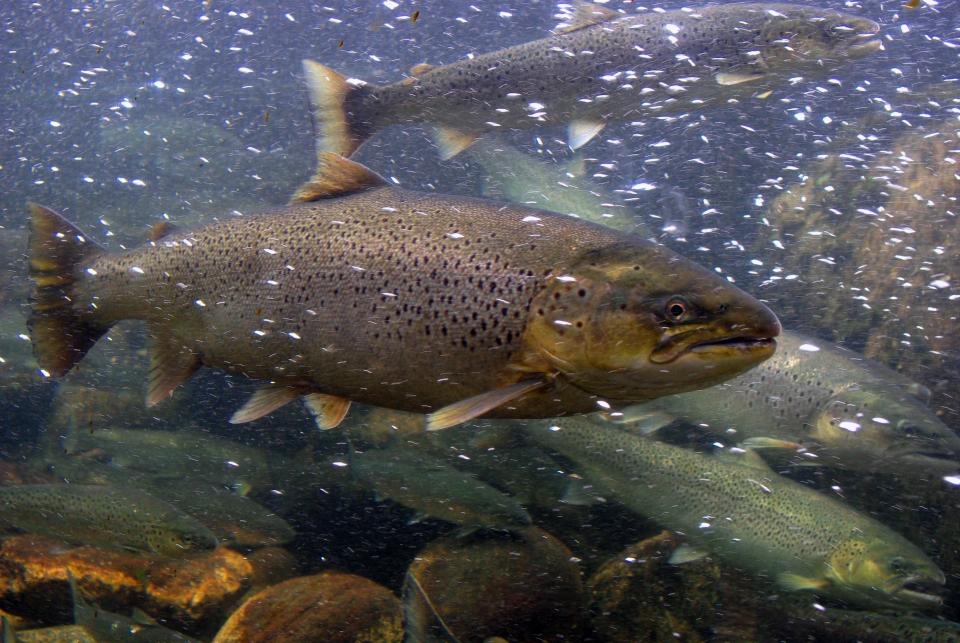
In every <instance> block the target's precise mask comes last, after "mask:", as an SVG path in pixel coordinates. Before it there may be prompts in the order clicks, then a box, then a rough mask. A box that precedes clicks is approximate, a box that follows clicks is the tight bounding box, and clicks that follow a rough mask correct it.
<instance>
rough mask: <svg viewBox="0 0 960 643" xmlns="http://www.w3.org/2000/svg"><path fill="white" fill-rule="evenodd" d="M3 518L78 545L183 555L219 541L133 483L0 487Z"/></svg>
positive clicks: (213, 545)
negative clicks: (129, 485)
mask: <svg viewBox="0 0 960 643" xmlns="http://www.w3.org/2000/svg"><path fill="white" fill-rule="evenodd" d="M0 522H2V523H4V524H6V525H9V526H11V527H13V528H15V529H18V530H20V531H25V532H28V533H35V534H43V535H46V536H51V537H53V538H59V539H62V540H66V541H67V542H70V543H74V544H78V545H94V546H97V547H111V548H116V549H129V550H134V551H139V552H150V553H154V554H160V555H163V556H185V555H187V554H193V553H197V552H200V551H203V550H206V549H213V548H214V547H216V546H217V540H216V538H215V537H214V536H213V534H212V533H211V532H210V530H209V529H207V528H206V527H204V526H203V525H202V524H200V522H198V521H197V520H196V519H194V518H192V517H191V516H188V515H187V514H185V513H183V512H182V511H180V510H178V509H176V508H175V507H173V506H172V505H170V504H168V503H166V502H164V501H162V500H160V499H158V498H156V497H154V496H152V495H150V494H148V493H146V492H144V491H139V490H137V489H133V488H117V487H108V486H100V485H76V484H39V485H17V486H5V487H0Z"/></svg>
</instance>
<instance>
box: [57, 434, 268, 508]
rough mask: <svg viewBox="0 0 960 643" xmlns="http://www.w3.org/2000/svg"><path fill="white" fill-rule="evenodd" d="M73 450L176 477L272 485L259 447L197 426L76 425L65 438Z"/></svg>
mask: <svg viewBox="0 0 960 643" xmlns="http://www.w3.org/2000/svg"><path fill="white" fill-rule="evenodd" d="M63 450H64V452H65V453H66V454H67V455H71V456H75V457H84V456H85V455H86V454H92V458H93V459H95V460H100V461H104V462H107V463H109V464H111V465H112V466H114V467H119V468H122V469H129V470H130V471H135V472H140V473H146V474H153V475H157V476H163V477H165V478H171V479H181V478H189V479H193V480H207V481H209V482H212V483H215V484H221V485H223V486H225V487H230V488H232V489H234V490H235V491H239V492H241V493H242V494H243V495H245V494H246V493H247V492H249V491H251V490H253V489H265V488H267V487H268V486H269V485H270V480H271V475H270V468H269V464H268V462H267V460H266V457H265V456H264V454H263V453H262V452H261V451H260V450H259V449H255V448H253V447H248V446H246V445H243V444H240V443H238V442H234V441H233V440H228V439H225V438H218V437H216V436H212V435H208V434H205V433H201V432H199V431H193V430H186V429H184V430H180V431H156V430H152V429H149V430H148V429H111V428H103V429H96V430H93V431H89V430H86V429H83V428H81V429H74V430H72V431H70V432H69V433H68V434H67V435H66V436H65V437H64V439H63Z"/></svg>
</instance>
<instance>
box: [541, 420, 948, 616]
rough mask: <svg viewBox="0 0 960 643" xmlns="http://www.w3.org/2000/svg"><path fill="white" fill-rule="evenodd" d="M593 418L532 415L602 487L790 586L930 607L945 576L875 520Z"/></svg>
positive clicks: (872, 602) (758, 472)
mask: <svg viewBox="0 0 960 643" xmlns="http://www.w3.org/2000/svg"><path fill="white" fill-rule="evenodd" d="M615 426H616V425H613V424H604V423H602V422H599V421H596V420H592V419H591V418H589V417H582V416H581V417H576V418H560V419H557V420H555V421H553V422H542V421H540V422H530V423H529V425H528V429H527V431H528V433H529V434H530V435H531V437H533V439H534V440H536V441H537V442H539V443H541V444H542V445H544V446H546V447H548V448H551V449H554V450H556V451H558V452H559V453H560V454H561V455H563V456H564V457H566V458H567V459H569V460H571V461H572V462H573V463H574V464H575V465H577V466H578V467H579V468H580V470H581V471H580V472H581V473H582V474H583V475H584V476H585V477H586V478H587V479H588V480H589V481H590V482H592V483H593V484H594V485H595V486H596V487H597V488H598V489H599V490H600V491H602V492H603V493H604V495H605V496H606V497H608V498H613V499H616V500H617V501H619V502H620V503H621V504H623V505H624V506H626V507H628V508H629V509H631V510H633V511H636V512H637V513H639V514H642V515H644V516H646V517H648V518H649V519H651V520H653V521H655V522H657V523H659V524H660V525H662V526H663V527H665V528H667V529H670V530H672V531H676V532H680V533H682V534H683V535H684V536H685V537H686V538H687V539H688V541H689V543H690V544H691V545H693V546H694V547H696V548H697V549H700V550H703V551H706V552H710V553H711V554H714V555H716V556H717V557H718V558H720V559H722V560H724V561H726V562H727V563H728V564H731V565H733V566H735V567H738V568H740V569H743V570H745V571H747V572H750V573H752V574H754V575H756V576H759V577H765V578H770V579H772V580H775V581H776V582H777V584H778V585H779V586H780V587H781V588H783V589H786V590H801V589H806V590H814V591H817V592H818V593H820V594H823V595H826V596H829V597H832V598H837V599H841V600H845V601H849V602H851V603H855V604H858V605H863V606H888V607H890V606H892V607H898V606H899V607H901V608H904V607H918V608H924V607H925V608H933V607H936V606H938V605H939V598H937V597H936V596H934V595H932V594H928V593H924V592H923V591H918V590H922V589H927V587H929V586H940V585H942V584H943V583H944V580H945V579H944V575H943V572H941V571H940V569H938V568H937V566H936V565H935V564H934V563H933V562H932V561H931V560H930V559H929V558H928V557H927V556H926V555H925V554H924V553H923V552H922V551H920V549H918V548H917V547H916V546H914V545H913V544H912V543H910V542H908V541H907V540H906V539H905V538H903V537H902V536H900V535H899V534H897V533H896V532H894V531H893V530H891V529H889V528H887V527H885V526H884V525H882V524H881V523H879V522H877V521H876V520H873V519H872V518H870V517H868V516H866V515H863V514H861V513H859V512H857V511H855V510H854V509H852V508H850V507H849V506H847V505H845V504H843V503H841V502H839V501H837V500H835V499H833V498H830V497H827V496H824V495H823V494H820V493H818V492H816V491H814V490H812V489H809V488H807V487H805V486H803V485H801V484H798V483H796V482H793V481H791V480H788V479H787V478H783V477H781V476H778V475H777V474H775V473H773V471H771V470H770V469H768V468H766V467H765V466H763V465H762V464H760V463H757V462H752V461H751V460H750V459H749V458H747V459H744V458H742V457H734V456H730V457H716V456H713V457H711V456H706V455H703V454H700V453H696V452H694V451H692V450H687V449H683V448H680V447H676V446H673V445H669V444H666V443H663V442H659V441H657V440H653V439H650V438H645V437H641V436H637V435H634V434H630V433H626V432H624V431H622V430H620V429H618V428H615Z"/></svg>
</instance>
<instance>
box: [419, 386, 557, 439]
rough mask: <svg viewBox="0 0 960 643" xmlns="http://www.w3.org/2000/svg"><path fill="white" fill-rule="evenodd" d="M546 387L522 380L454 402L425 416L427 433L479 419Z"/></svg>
mask: <svg viewBox="0 0 960 643" xmlns="http://www.w3.org/2000/svg"><path fill="white" fill-rule="evenodd" d="M546 385H547V383H546V382H545V381H543V380H524V381H522V382H517V383H516V384H511V385H510V386H505V387H503V388H498V389H494V390H492V391H486V392H484V393H480V394H479V395H474V396H473V397H468V398H467V399H465V400H460V401H459V402H454V403H453V404H449V405H447V406H445V407H443V408H442V409H438V410H436V411H434V412H433V413H431V414H429V415H428V416H427V431H439V430H441V429H447V428H450V427H451V426H456V425H457V424H461V423H463V422H467V421H468V420H472V419H474V418H477V417H480V416H481V415H483V414H484V413H487V412H489V411H492V410H493V409H495V408H497V407H500V406H503V405H504V404H506V403H507V402H510V401H512V400H515V399H517V398H519V397H521V396H523V395H525V394H527V393H529V392H530V391H535V390H537V389H539V388H543V387H544V386H546Z"/></svg>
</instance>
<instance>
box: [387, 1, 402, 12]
mask: <svg viewBox="0 0 960 643" xmlns="http://www.w3.org/2000/svg"><path fill="white" fill-rule="evenodd" d="M383 6H384V7H386V8H387V9H389V10H390V11H393V10H394V9H396V8H397V7H399V6H400V3H399V2H394V0H383Z"/></svg>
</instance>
